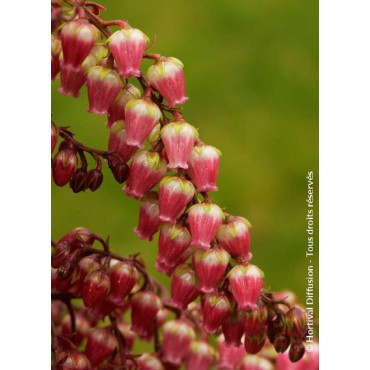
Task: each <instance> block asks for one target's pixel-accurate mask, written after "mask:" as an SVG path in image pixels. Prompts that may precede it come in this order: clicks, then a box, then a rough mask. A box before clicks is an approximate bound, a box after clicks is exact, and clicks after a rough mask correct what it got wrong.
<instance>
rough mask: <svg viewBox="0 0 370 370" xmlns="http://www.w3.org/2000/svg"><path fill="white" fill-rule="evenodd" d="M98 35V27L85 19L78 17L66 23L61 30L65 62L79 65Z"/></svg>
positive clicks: (75, 65) (74, 65)
mask: <svg viewBox="0 0 370 370" xmlns="http://www.w3.org/2000/svg"><path fill="white" fill-rule="evenodd" d="M99 36H100V32H99V31H98V29H97V28H96V27H95V26H93V25H92V24H91V23H89V22H88V21H86V20H83V19H78V20H76V21H72V22H68V23H66V24H65V25H64V26H63V28H62V32H61V40H62V50H63V59H64V61H65V64H69V65H71V66H73V67H79V66H81V64H82V62H83V61H84V60H85V59H86V57H87V56H88V55H89V53H90V51H91V49H92V47H93V46H94V44H95V42H96V41H97V40H98V38H99Z"/></svg>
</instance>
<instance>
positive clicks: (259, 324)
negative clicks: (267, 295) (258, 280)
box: [244, 300, 268, 336]
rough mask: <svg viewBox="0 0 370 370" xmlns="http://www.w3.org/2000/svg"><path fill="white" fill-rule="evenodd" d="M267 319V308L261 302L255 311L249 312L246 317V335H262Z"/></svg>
mask: <svg viewBox="0 0 370 370" xmlns="http://www.w3.org/2000/svg"><path fill="white" fill-rule="evenodd" d="M267 318H268V311H267V307H266V306H265V305H264V304H263V303H262V301H260V300H259V301H258V305H257V308H256V309H255V310H253V311H249V312H247V313H246V315H245V323H244V329H245V334H246V335H249V336H253V335H256V334H258V333H260V332H261V331H262V330H263V328H264V327H265V325H266V323H267Z"/></svg>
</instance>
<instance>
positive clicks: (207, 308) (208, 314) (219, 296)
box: [202, 293, 231, 334]
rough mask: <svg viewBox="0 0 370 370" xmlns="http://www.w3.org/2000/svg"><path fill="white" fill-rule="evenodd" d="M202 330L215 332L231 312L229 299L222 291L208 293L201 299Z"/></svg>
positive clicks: (210, 332)
mask: <svg viewBox="0 0 370 370" xmlns="http://www.w3.org/2000/svg"><path fill="white" fill-rule="evenodd" d="M202 313H203V323H202V327H203V330H204V331H205V332H207V333H209V334H213V333H216V331H217V329H218V328H219V327H220V325H222V323H223V322H224V320H225V319H226V318H227V316H228V315H230V313H231V305H230V301H229V299H228V298H227V297H226V295H224V294H223V293H210V294H206V295H204V296H203V299H202Z"/></svg>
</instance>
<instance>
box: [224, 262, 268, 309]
mask: <svg viewBox="0 0 370 370" xmlns="http://www.w3.org/2000/svg"><path fill="white" fill-rule="evenodd" d="M228 276H229V283H230V288H231V292H232V293H233V296H234V298H235V300H236V302H237V303H238V307H239V309H241V310H246V311H250V310H256V309H257V301H258V298H259V296H260V293H261V290H262V288H263V276H264V275H263V272H262V271H261V270H260V269H259V268H258V267H257V266H254V265H237V266H235V267H234V268H233V269H232V270H231V271H230V272H229V275H228Z"/></svg>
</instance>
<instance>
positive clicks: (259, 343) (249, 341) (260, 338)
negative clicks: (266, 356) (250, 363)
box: [244, 329, 266, 355]
mask: <svg viewBox="0 0 370 370" xmlns="http://www.w3.org/2000/svg"><path fill="white" fill-rule="evenodd" d="M265 341H266V330H265V329H264V330H262V331H261V332H259V333H257V334H255V335H253V336H249V335H245V337H244V348H245V350H246V351H247V352H248V353H250V354H251V355H255V354H256V353H258V352H259V351H260V350H261V349H262V347H263V346H264V345H265Z"/></svg>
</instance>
